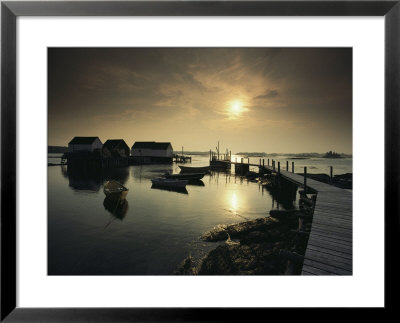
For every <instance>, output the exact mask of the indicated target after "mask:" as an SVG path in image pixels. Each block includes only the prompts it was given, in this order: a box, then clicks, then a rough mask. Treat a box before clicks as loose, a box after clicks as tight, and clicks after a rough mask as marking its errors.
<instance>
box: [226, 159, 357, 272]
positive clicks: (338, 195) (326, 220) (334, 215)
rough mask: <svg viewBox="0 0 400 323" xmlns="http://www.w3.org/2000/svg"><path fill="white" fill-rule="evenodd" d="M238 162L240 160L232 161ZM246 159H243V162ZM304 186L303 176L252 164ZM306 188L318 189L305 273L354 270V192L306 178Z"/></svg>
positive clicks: (305, 259)
mask: <svg viewBox="0 0 400 323" xmlns="http://www.w3.org/2000/svg"><path fill="white" fill-rule="evenodd" d="M231 163H232V164H239V163H238V162H231ZM242 163H243V160H241V161H240V164H242ZM247 165H249V166H258V167H260V168H264V169H266V170H268V171H271V172H278V171H279V173H280V174H281V176H282V177H284V178H286V179H287V180H289V181H292V182H294V183H296V184H297V185H299V186H304V176H303V175H300V174H295V173H293V172H289V171H286V170H282V169H280V165H279V168H278V167H277V165H276V164H275V163H273V165H274V166H275V167H274V166H268V165H265V166H264V165H261V162H260V165H258V164H250V163H247ZM306 186H307V190H312V191H314V192H316V193H317V199H316V204H315V208H314V215H313V220H312V226H311V232H310V236H309V240H308V244H307V249H306V252H305V256H304V262H303V268H302V275H352V274H353V215H352V214H353V212H352V211H353V210H352V209H353V206H352V205H353V203H352V201H353V193H352V191H349V190H345V189H341V188H338V187H335V186H333V185H329V184H325V183H322V182H319V181H316V180H312V179H310V178H307V183H306Z"/></svg>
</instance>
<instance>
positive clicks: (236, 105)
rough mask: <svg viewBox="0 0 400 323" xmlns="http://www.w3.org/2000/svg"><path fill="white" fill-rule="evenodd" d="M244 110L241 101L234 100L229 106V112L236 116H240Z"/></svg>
mask: <svg viewBox="0 0 400 323" xmlns="http://www.w3.org/2000/svg"><path fill="white" fill-rule="evenodd" d="M243 111H244V109H243V104H242V102H240V101H233V102H232V103H231V105H230V107H229V112H230V114H231V115H232V116H234V117H238V116H240V115H241V113H242V112H243Z"/></svg>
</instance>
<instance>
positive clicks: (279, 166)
mask: <svg viewBox="0 0 400 323" xmlns="http://www.w3.org/2000/svg"><path fill="white" fill-rule="evenodd" d="M278 174H279V175H280V174H281V162H278Z"/></svg>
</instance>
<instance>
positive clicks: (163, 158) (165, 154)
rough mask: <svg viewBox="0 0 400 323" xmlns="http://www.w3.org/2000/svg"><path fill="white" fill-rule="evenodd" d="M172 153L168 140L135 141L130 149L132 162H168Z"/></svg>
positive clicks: (170, 161) (170, 160)
mask: <svg viewBox="0 0 400 323" xmlns="http://www.w3.org/2000/svg"><path fill="white" fill-rule="evenodd" d="M173 155H174V154H173V148H172V145H171V143H170V142H155V141H136V142H135V143H134V144H133V146H132V149H131V158H132V161H133V164H167V163H168V164H169V163H172V158H173Z"/></svg>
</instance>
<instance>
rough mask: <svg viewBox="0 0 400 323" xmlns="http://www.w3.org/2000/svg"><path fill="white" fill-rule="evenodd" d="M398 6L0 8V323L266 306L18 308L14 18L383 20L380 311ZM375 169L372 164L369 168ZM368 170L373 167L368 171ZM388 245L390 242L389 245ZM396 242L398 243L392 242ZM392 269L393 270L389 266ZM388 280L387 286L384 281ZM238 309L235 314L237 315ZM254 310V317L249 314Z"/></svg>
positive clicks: (95, 4) (393, 197)
mask: <svg viewBox="0 0 400 323" xmlns="http://www.w3.org/2000/svg"><path fill="white" fill-rule="evenodd" d="M399 2H400V1H399V0H395V1H386V0H380V1H321V0H318V1H268V0H267V1H122V2H119V1H102V2H99V1H90V2H85V1H82V2H81V1H78V2H76V1H74V2H68V1H66V2H64V1H63V2H57V1H43V2H36V1H33V2H32V1H30V2H24V1H2V3H1V188H2V189H1V304H0V305H1V321H3V320H4V321H6V322H25V321H38V322H41V321H46V322H86V321H100V322H102V321H108V322H110V321H112V322H126V321H235V320H237V319H238V318H239V317H240V316H239V314H245V315H247V314H249V315H258V314H261V315H262V314H263V313H257V312H262V311H263V309H227V308H214V309H194V308H191V309H187V308H162V309H161V308H147V309H145V308H129V309H128V308H125V309H122V308H121V309H116V308H113V309H111V308H97V309H94V308H81V309H78V308H57V309H54V308H53V309H50V308H17V307H16V299H17V292H16V189H17V186H16V185H17V183H16V158H17V156H16V130H17V129H16V81H17V80H16V37H17V30H16V19H17V17H19V16H384V19H385V169H384V170H381V169H378V170H374V173H375V172H377V173H378V174H377V175H374V176H383V175H380V174H382V172H383V171H384V176H385V295H386V297H385V308H387V309H389V308H391V305H392V302H390V298H389V293H390V291H389V290H388V289H390V288H391V287H390V286H392V287H394V288H395V287H396V286H398V278H396V277H397V276H398V274H393V275H392V272H391V269H390V266H388V265H387V264H388V261H389V260H388V258H389V257H390V256H391V254H397V253H398V251H397V250H395V246H396V245H397V243H395V242H391V243H389V237H391V238H394V237H397V236H398V235H397V234H398V232H399V221H398V220H399V202H398V198H399V154H400V149H399V129H398V127H399V116H400V115H399V108H400V106H399V104H400V100H399V88H400V64H399V63H400V19H399V18H400V3H399ZM371 167H373V165H371ZM371 170H372V169H371ZM391 241H393V240H391ZM395 241H397V240H395ZM392 270H393V269H392ZM389 281H390V284H388V282H389ZM239 312H240V313H239ZM249 312H251V313H249Z"/></svg>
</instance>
